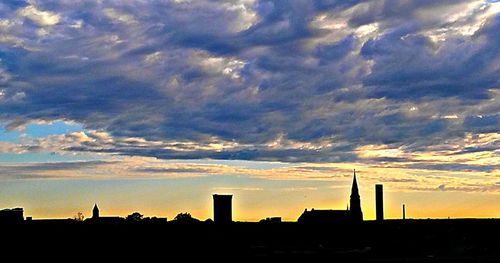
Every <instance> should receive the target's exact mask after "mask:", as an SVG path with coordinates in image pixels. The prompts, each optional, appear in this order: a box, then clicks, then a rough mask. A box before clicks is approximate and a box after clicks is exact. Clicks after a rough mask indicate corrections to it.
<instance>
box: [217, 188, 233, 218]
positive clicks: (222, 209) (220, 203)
mask: <svg viewBox="0 0 500 263" xmlns="http://www.w3.org/2000/svg"><path fill="white" fill-rule="evenodd" d="M213 198H214V222H215V223H231V222H233V216H232V213H233V212H232V204H231V202H232V199H233V196H232V195H218V194H214V195H213Z"/></svg>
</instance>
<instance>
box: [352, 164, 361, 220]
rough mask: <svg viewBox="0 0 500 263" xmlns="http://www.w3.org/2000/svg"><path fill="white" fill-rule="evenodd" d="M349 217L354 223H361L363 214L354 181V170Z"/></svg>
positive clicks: (355, 181) (356, 183) (356, 184)
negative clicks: (351, 217) (350, 216)
mask: <svg viewBox="0 0 500 263" xmlns="http://www.w3.org/2000/svg"><path fill="white" fill-rule="evenodd" d="M350 206H351V210H350V212H351V215H352V216H353V218H354V219H355V220H356V221H363V212H362V211H361V199H360V196H359V189H358V182H357V180H356V170H354V178H353V180H352V188H351V200H350Z"/></svg>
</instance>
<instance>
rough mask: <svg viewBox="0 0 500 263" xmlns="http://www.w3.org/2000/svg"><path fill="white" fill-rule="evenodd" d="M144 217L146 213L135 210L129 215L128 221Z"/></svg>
mask: <svg viewBox="0 0 500 263" xmlns="http://www.w3.org/2000/svg"><path fill="white" fill-rule="evenodd" d="M143 217H144V215H142V214H141V213H139V212H134V213H132V214H130V215H128V216H127V221H131V222H139V221H141V220H142V219H143Z"/></svg>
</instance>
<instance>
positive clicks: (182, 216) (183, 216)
mask: <svg viewBox="0 0 500 263" xmlns="http://www.w3.org/2000/svg"><path fill="white" fill-rule="evenodd" d="M174 221H175V222H181V223H194V222H200V220H198V219H196V218H194V217H192V216H191V214H190V213H179V214H177V215H176V216H175V218H174Z"/></svg>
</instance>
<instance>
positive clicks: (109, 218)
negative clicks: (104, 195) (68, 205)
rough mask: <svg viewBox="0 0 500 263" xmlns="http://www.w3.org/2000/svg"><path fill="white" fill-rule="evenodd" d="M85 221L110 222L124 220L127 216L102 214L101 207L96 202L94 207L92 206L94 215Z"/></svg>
mask: <svg viewBox="0 0 500 263" xmlns="http://www.w3.org/2000/svg"><path fill="white" fill-rule="evenodd" d="M85 221H90V222H98V223H107V224H109V223H119V222H124V221H125V218H123V217H119V216H101V215H100V211H99V207H98V206H97V204H94V208H92V217H91V218H89V219H87V220H85Z"/></svg>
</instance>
